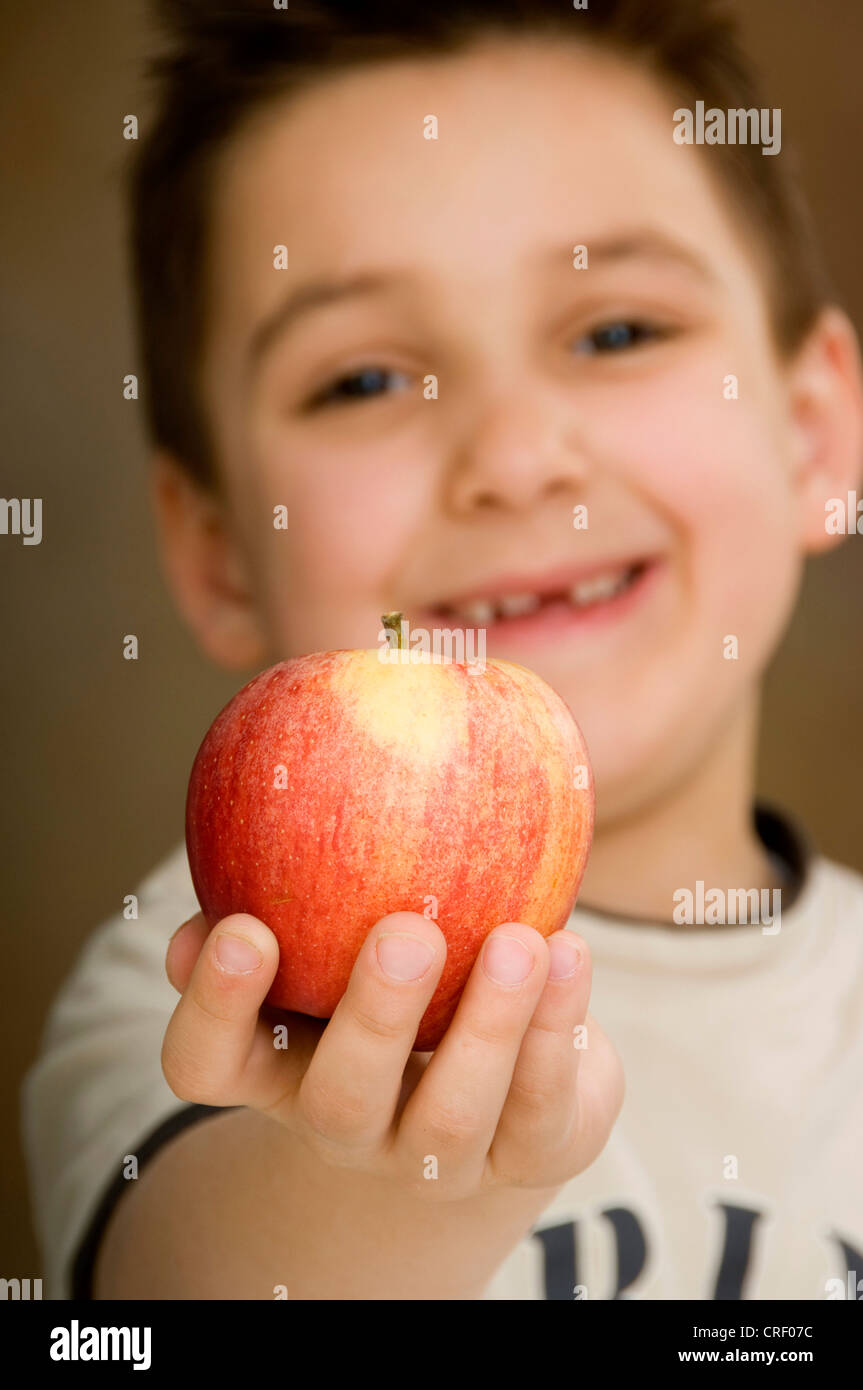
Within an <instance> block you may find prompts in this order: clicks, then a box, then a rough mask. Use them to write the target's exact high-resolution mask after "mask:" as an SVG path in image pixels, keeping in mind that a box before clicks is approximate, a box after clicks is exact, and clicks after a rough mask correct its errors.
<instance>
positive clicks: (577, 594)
mask: <svg viewBox="0 0 863 1390" xmlns="http://www.w3.org/2000/svg"><path fill="white" fill-rule="evenodd" d="M652 563H653V562H652V561H650V560H638V561H636V562H635V563H630V564H625V565H616V566H609V568H608V569H604V570H597V571H596V573H594V574H591V575H589V576H588V577H586V578H582V579H578V580H575V581H574V582H573V583H571V584H567V585H562V586H560V587H559V588H554V589H547V590H543V591H542V592H537V591H532V590H529V589H524V590H522V591H512V592H506V593H504V592H502V593H500V594H487V595H486V594H484V595H482V596H480V597H475V598H468V599H463V600H452V601H451V602H448V603H443V604H437V605H435V607H434V608H433V610H432V611H433V613H434V614H435V615H436V616H437V617H439V618H442V619H445V620H447V621H449V622H453V621H455V622H457V623H460V624H466V625H468V626H471V627H491V626H498V625H500V626H505V625H506V624H507V623H510V622H515V621H517V620H519V619H524V618H530V617H533V615H534V614H537V613H542V611H543V610H544V609H547V608H552V607H555V608H559V607H560V606H561V605H566V606H567V607H569V608H571V609H572V610H573V612H575V613H578V612H584V613H586V612H589V611H590V610H593V609H599V608H601V607H603V606H604V605H608V604H611V603H613V602H614V601H615V600H616V599H619V598H621V597H622V596H623V595H624V594H626V593H627V592H628V591H629V590H630V589H632V588H633V587H634V585H636V584H637V583H638V581H639V580H640V579H641V578H642V576H643V575H644V574H646V573H647V571H648V569H650V568H651V567H652Z"/></svg>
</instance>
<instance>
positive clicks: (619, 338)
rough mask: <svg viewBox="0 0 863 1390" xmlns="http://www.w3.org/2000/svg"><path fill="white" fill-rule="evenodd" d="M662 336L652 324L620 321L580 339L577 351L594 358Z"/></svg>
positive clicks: (603, 325)
mask: <svg viewBox="0 0 863 1390" xmlns="http://www.w3.org/2000/svg"><path fill="white" fill-rule="evenodd" d="M662 336H663V335H662V331H661V330H660V329H658V328H654V327H653V325H652V324H649V323H641V322H638V321H636V320H627V319H619V320H615V322H613V323H604V324H602V325H601V326H600V327H599V328H594V329H593V330H592V332H590V333H588V334H587V335H586V336H585V337H584V338H582V339H580V341H579V343H578V344H577V347H576V351H577V352H581V353H585V354H586V355H588V356H591V357H593V356H597V355H598V354H601V353H615V352H621V351H625V350H626V349H627V348H633V347H639V346H640V345H641V344H642V343H647V342H652V341H653V340H655V339H656V338H660V337H662Z"/></svg>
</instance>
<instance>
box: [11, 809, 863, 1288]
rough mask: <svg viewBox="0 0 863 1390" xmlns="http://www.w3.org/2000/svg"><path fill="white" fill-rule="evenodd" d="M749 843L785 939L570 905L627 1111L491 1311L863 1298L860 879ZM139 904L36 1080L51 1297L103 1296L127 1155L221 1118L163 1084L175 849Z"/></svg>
mask: <svg viewBox="0 0 863 1390" xmlns="http://www.w3.org/2000/svg"><path fill="white" fill-rule="evenodd" d="M757 824H758V828H759V831H760V833H761V835H762V838H763V840H764V842H765V845H766V846H767V848H768V849H769V850H770V851H771V853H772V854H773V855H774V856H775V857H776V860H777V863H781V864H782V865H783V868H784V872H785V874H786V876H787V881H788V885H789V888H788V889H786V890H783V900H782V912H781V921H780V929H779V930H778V931H775V930H771V929H768V930H766V931H765V930H764V926H763V924H759V923H755V924H749V925H728V926H710V925H707V926H697V925H694V926H670V925H660V924H657V923H637V922H634V921H624V920H622V919H619V918H613V917H610V916H606V915H604V914H601V913H598V912H592V911H588V910H586V909H583V908H581V907H577V908H576V910H575V913H574V914H573V917H572V919H571V925H572V926H573V927H574V928H576V929H577V930H578V931H579V932H580V933H581V935H582V936H583V937H584V938H585V940H586V941H587V942H588V943H589V945H590V948H591V953H592V957H593V992H592V996H591V1004H590V1008H591V1013H592V1014H593V1015H594V1017H595V1018H596V1019H597V1020H598V1021H599V1022H600V1023H601V1024H602V1026H603V1028H604V1029H605V1031H606V1032H607V1034H608V1035H609V1037H610V1038H611V1039H612V1040H613V1042H614V1044H615V1046H616V1048H617V1050H618V1052H619V1053H620V1056H621V1058H622V1061H623V1066H624V1071H625V1073H626V1098H625V1100H624V1105H623V1109H622V1111H621V1114H620V1116H619V1118H618V1121H617V1124H616V1126H615V1129H614V1131H613V1133H612V1136H611V1138H610V1140H609V1142H608V1144H607V1146H606V1148H605V1149H604V1151H603V1152H602V1154H601V1155H600V1156H599V1158H598V1159H597V1160H596V1162H595V1163H594V1164H593V1165H592V1166H591V1167H590V1168H589V1169H588V1170H587V1171H586V1172H584V1173H582V1174H580V1175H579V1176H578V1177H576V1178H574V1179H573V1180H572V1181H571V1182H569V1183H567V1184H566V1186H565V1187H564V1188H562V1189H561V1191H560V1192H559V1193H558V1195H557V1197H556V1198H555V1199H554V1200H553V1201H552V1203H551V1204H550V1205H549V1206H548V1207H547V1208H546V1209H545V1211H544V1212H543V1213H542V1216H541V1217H540V1219H539V1220H538V1221H537V1223H536V1225H535V1227H534V1229H533V1231H532V1232H531V1233H530V1235H528V1236H527V1237H526V1238H525V1239H524V1240H523V1241H521V1242H520V1244H519V1245H518V1246H516V1248H515V1249H514V1250H513V1251H512V1252H511V1254H510V1255H509V1257H508V1258H507V1259H506V1260H505V1261H504V1263H503V1264H502V1265H501V1267H500V1268H499V1269H498V1271H497V1272H496V1274H495V1276H494V1277H493V1279H492V1280H491V1282H490V1284H489V1286H488V1288H487V1290H486V1293H485V1297H486V1298H488V1299H516V1300H520V1299H546V1298H549V1299H572V1298H584V1297H587V1298H591V1299H603V1300H605V1299H612V1298H615V1297H625V1298H646V1299H714V1298H722V1299H735V1298H744V1299H767V1298H780V1299H826V1298H839V1297H863V878H861V877H860V875H858V874H857V873H854V872H852V871H851V870H850V869H846V868H843V867H841V866H839V865H837V864H833V863H830V862H828V861H827V860H825V859H823V858H815V857H812V856H810V855H808V854H807V852H806V850H805V846H804V845H803V843H802V841H801V839H800V837H799V835H798V833H797V832H796V831H794V830H793V829H792V828H791V827H790V826H789V825H788V823H787V822H785V821H784V820H783V819H781V818H779V817H777V816H776V815H774V814H772V813H769V812H766V811H759V812H758V814H757ZM789 890H790V891H789ZM693 891H695V885H693ZM138 900H139V901H138V913H139V915H138V918H137V920H125V919H124V917H123V916H122V914H119V915H118V916H116V917H114V918H112V919H111V920H110V921H108V922H106V923H105V924H104V925H103V926H102V927H100V928H99V929H98V930H97V931H96V932H94V934H93V935H92V937H91V938H90V939H89V940H88V941H87V943H86V945H85V947H84V949H83V951H82V953H81V956H80V958H79V960H78V962H77V964H76V966H75V968H74V970H73V972H72V974H71V975H70V977H69V978H68V980H67V981H66V983H65V984H64V986H63V988H62V990H61V991H60V993H59V995H58V996H57V998H56V1000H55V1001H54V1004H53V1007H52V1010H51V1013H50V1015H49V1018H48V1021H47V1024H46V1028H45V1033H44V1036H43V1039H42V1043H41V1050H40V1054H39V1056H38V1058H37V1060H36V1061H35V1062H34V1064H33V1066H32V1067H31V1069H30V1071H29V1073H28V1075H27V1077H26V1079H25V1083H24V1094H23V1120H24V1141H25V1149H26V1154H27V1159H28V1164H29V1171H30V1181H31V1188H32V1195H33V1203H34V1211H35V1219H36V1226H37V1234H38V1237H39V1240H40V1244H41V1247H42V1252H43V1256H44V1261H45V1269H44V1277H45V1287H46V1294H47V1296H48V1297H51V1298H69V1297H84V1298H87V1297H91V1291H90V1278H91V1274H92V1266H93V1260H94V1256H95V1252H96V1250H97V1249H98V1242H99V1238H100V1235H101V1233H102V1231H103V1230H104V1227H105V1224H106V1222H107V1219H108V1216H109V1215H110V1212H111V1210H112V1208H113V1205H114V1203H115V1202H116V1201H117V1200H118V1198H119V1196H120V1195H121V1194H122V1192H123V1191H124V1190H125V1188H126V1182H127V1179H126V1178H125V1177H124V1173H123V1168H124V1161H125V1158H126V1156H127V1155H136V1156H137V1158H138V1162H139V1171H140V1166H141V1165H143V1164H144V1163H145V1162H146V1161H147V1159H148V1158H149V1156H150V1155H151V1154H152V1153H153V1152H155V1151H156V1150H157V1149H158V1147H159V1146H160V1145H161V1144H163V1143H165V1142H167V1141H168V1139H170V1137H172V1136H173V1135H174V1134H176V1133H177V1132H178V1131H179V1130H181V1129H182V1128H184V1127H185V1125H187V1124H189V1123H198V1122H205V1121H206V1119H207V1117H208V1116H210V1115H212V1114H213V1113H216V1112H214V1111H213V1110H212V1109H211V1108H210V1107H206V1106H194V1105H188V1104H186V1103H184V1102H182V1101H180V1100H178V1099H177V1097H176V1096H175V1095H174V1094H173V1092H172V1091H171V1090H170V1088H169V1086H168V1084H167V1082H166V1081H165V1079H164V1077H163V1075H162V1071H161V1065H160V1052H161V1045H162V1038H163V1036H164V1032H165V1027H166V1025H167V1022H168V1018H169V1016H170V1014H171V1013H172V1011H173V1009H174V1007H175V1004H176V1001H177V995H176V993H175V992H174V990H173V988H172V987H171V985H170V984H169V982H168V980H167V978H166V975H165V970H164V960H165V951H166V948H167V944H168V940H169V938H170V936H171V934H172V933H173V932H174V931H175V930H176V928H177V927H178V926H179V925H180V924H181V923H182V922H183V921H185V920H186V918H188V917H189V916H191V915H192V913H193V912H195V911H196V910H197V902H196V899H195V894H194V890H193V888H192V882H191V878H190V875H189V868H188V862H187V859H186V853H185V849H184V848H183V847H180V848H178V849H177V850H176V851H175V852H174V853H173V854H171V855H170V857H169V858H167V859H166V860H165V861H164V862H163V863H162V864H161V865H160V866H159V867H158V868H157V869H156V870H155V871H154V872H153V873H152V874H151V875H150V876H149V877H148V878H147V879H146V880H145V881H144V883H143V884H142V885H141V888H140V890H139V893H138ZM729 915H730V914H729ZM708 920H709V918H708ZM762 922H763V919H762ZM588 1045H589V1040H588ZM849 1271H850V1274H849ZM858 1280H859V1281H861V1283H860V1286H859V1292H858V1291H857V1281H858Z"/></svg>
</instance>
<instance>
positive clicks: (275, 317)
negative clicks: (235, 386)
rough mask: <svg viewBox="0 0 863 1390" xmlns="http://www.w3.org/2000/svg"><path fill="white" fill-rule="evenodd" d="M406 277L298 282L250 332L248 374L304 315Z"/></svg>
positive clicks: (377, 291) (367, 274)
mask: <svg viewBox="0 0 863 1390" xmlns="http://www.w3.org/2000/svg"><path fill="white" fill-rule="evenodd" d="M409 279H410V276H409V275H408V274H407V273H405V272H402V273H400V274H393V273H387V274H384V273H381V272H372V271H361V272H359V273H358V274H356V275H351V276H349V277H348V278H347V279H344V280H331V279H324V278H321V279H317V280H310V281H309V282H308V284H305V285H301V286H300V287H299V289H296V290H293V291H292V292H291V293H290V294H289V295H288V296H287V297H286V298H285V299H283V300H282V301H281V302H280V303H279V304H277V305H276V307H275V309H274V310H273V312H272V313H271V314H268V315H267V317H266V318H265V319H263V320H262V321H261V322H260V323H259V324H258V326H257V328H256V329H255V331H254V333H253V334H252V338H251V341H250V343H249V348H248V354H247V367H248V371H249V373H251V372H253V371H254V369H255V367H256V366H257V365H258V363H259V362H260V360H261V358H262V357H263V356H264V353H265V352H266V350H267V348H268V347H269V346H270V344H271V343H272V342H273V340H274V339H275V338H276V337H278V336H281V334H282V333H284V332H285V331H286V330H287V329H288V328H289V327H292V326H293V324H295V323H296V322H297V321H298V320H299V319H301V318H304V317H305V316H306V315H307V314H310V313H312V312H313V311H314V310H315V309H322V308H324V307H325V306H326V305H328V304H333V303H337V302H338V301H340V300H344V299H358V298H361V297H364V296H366V295H373V294H380V293H381V292H382V291H383V290H385V289H392V288H393V286H394V285H396V284H397V283H398V282H399V281H401V280H403V281H405V283H406V282H407V281H408V280H409Z"/></svg>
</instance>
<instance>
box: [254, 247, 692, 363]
mask: <svg viewBox="0 0 863 1390" xmlns="http://www.w3.org/2000/svg"><path fill="white" fill-rule="evenodd" d="M584 245H585V246H586V247H587V251H588V265H589V266H591V265H592V266H594V267H596V266H597V265H600V266H601V265H612V264H614V263H615V262H619V261H626V260H653V261H672V262H677V263H678V264H680V265H683V266H684V267H686V268H687V269H689V270H691V271H693V272H694V273H695V274H696V275H698V276H700V277H701V278H702V279H704V280H707V281H709V282H711V283H713V284H716V283H717V276H716V273H715V271H713V270H712V269H711V267H710V265H709V264H708V262H707V261H706V260H705V259H704V258H703V257H701V256H700V255H699V254H698V252H697V251H695V250H693V249H692V248H691V247H689V246H687V245H685V243H683V242H679V241H676V240H675V239H674V238H673V237H669V236H667V235H666V234H665V233H664V232H660V231H656V230H653V229H648V230H645V231H639V230H637V231H626V232H620V233H616V234H614V235H613V236H607V237H603V238H600V239H599V240H589V241H585V243H584ZM573 247H574V243H573V242H567V243H565V244H563V245H555V246H552V247H549V248H547V249H546V251H545V252H544V253H541V254H540V256H539V257H538V260H539V261H540V262H542V263H544V264H554V263H557V262H559V263H565V262H566V261H567V260H570V259H571V257H572V253H573ZM410 279H411V276H410V274H409V273H408V272H407V271H401V272H399V273H393V272H386V273H385V272H381V271H361V272H358V273H357V274H356V275H351V276H349V277H348V278H347V279H343V280H332V279H326V278H321V279H317V280H310V281H309V282H308V284H306V285H301V286H300V287H299V288H298V289H296V290H293V291H292V292H291V293H290V294H289V295H288V296H287V297H286V298H285V299H283V300H282V301H281V302H280V303H279V304H277V305H276V307H275V309H274V310H273V311H272V313H271V314H268V315H267V317H266V318H265V319H263V320H262V321H261V323H259V324H258V326H257V328H256V329H255V331H254V333H253V334H252V338H251V341H250V343H249V348H248V354H247V367H248V371H249V372H250V373H251V372H253V371H254V369H255V368H256V366H257V365H258V363H259V362H260V360H261V358H262V357H263V356H264V354H265V352H266V350H267V348H268V347H269V346H270V344H271V343H272V342H273V341H274V339H275V338H276V337H279V336H281V334H282V333H284V332H285V331H286V330H287V329H288V328H289V327H292V326H293V325H294V324H295V323H297V322H298V321H299V320H300V319H302V318H305V316H306V315H307V314H310V313H313V312H314V311H315V310H316V309H322V308H324V307H325V306H327V305H329V304H334V303H338V302H340V301H342V300H345V299H357V298H363V297H365V296H369V295H375V294H380V293H382V292H383V291H384V290H387V289H392V288H394V286H396V285H398V284H399V282H403V283H405V284H406V283H408V281H409V280H410Z"/></svg>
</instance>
